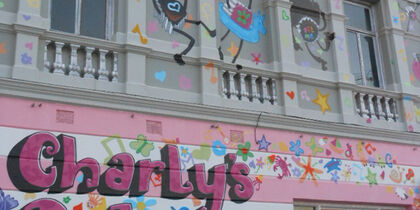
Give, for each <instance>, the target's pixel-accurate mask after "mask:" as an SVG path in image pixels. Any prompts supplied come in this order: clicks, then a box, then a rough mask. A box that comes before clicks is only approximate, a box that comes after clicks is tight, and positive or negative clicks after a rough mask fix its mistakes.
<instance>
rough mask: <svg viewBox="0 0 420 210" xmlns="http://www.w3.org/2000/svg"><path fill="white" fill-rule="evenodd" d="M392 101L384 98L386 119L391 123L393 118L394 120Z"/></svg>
mask: <svg viewBox="0 0 420 210" xmlns="http://www.w3.org/2000/svg"><path fill="white" fill-rule="evenodd" d="M390 100H391V99H390V98H388V97H384V106H385V107H384V108H385V110H384V112H385V114H386V118H387V120H388V121H391V120H392V118H393V116H392V112H391V105H390V104H389V101H390Z"/></svg>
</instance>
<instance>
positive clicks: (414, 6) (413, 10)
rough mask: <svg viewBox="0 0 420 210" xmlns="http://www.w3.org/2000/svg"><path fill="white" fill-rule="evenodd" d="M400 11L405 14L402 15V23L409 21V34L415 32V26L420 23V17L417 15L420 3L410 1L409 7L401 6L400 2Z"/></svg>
mask: <svg viewBox="0 0 420 210" xmlns="http://www.w3.org/2000/svg"><path fill="white" fill-rule="evenodd" d="M398 6H399V8H400V10H402V11H403V12H401V13H400V18H401V20H402V21H406V20H407V21H408V24H407V32H411V31H414V30H415V29H414V24H415V23H416V22H418V23H420V15H418V14H417V11H418V9H419V8H420V1H418V0H417V1H413V2H410V1H408V3H407V6H406V7H403V6H401V2H398Z"/></svg>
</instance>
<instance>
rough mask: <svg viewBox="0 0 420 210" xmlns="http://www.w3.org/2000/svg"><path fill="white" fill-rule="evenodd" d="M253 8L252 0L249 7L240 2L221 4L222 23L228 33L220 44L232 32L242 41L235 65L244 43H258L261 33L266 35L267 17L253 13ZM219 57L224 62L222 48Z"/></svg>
mask: <svg viewBox="0 0 420 210" xmlns="http://www.w3.org/2000/svg"><path fill="white" fill-rule="evenodd" d="M251 7H252V0H249V1H248V6H245V5H244V4H243V3H241V2H239V1H238V0H226V2H225V3H223V2H221V3H219V16H220V21H221V22H222V23H223V24H224V25H225V26H226V28H228V31H227V32H226V33H225V34H224V35H223V36H222V38H221V39H220V44H221V43H222V42H223V41H224V40H225V39H226V37H227V36H228V35H229V34H230V32H233V33H234V34H235V35H236V36H238V37H239V38H240V39H241V42H240V44H239V49H238V52H237V53H236V55H235V56H234V58H233V60H232V63H235V62H236V59H238V57H239V54H240V53H241V50H242V47H243V44H244V41H247V42H251V43H257V42H258V41H259V40H260V33H261V34H263V35H265V34H266V31H267V30H266V28H265V26H264V19H265V15H261V13H260V12H258V13H257V14H255V13H252V12H251ZM219 56H220V60H224V55H223V52H222V47H221V46H219ZM237 68H238V69H241V68H242V67H241V66H240V65H237Z"/></svg>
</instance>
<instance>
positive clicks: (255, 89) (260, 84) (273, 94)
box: [221, 70, 278, 105]
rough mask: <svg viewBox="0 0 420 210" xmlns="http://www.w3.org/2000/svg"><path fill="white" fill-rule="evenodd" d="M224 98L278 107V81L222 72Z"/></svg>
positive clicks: (233, 72)
mask: <svg viewBox="0 0 420 210" xmlns="http://www.w3.org/2000/svg"><path fill="white" fill-rule="evenodd" d="M222 78H223V81H222V91H221V92H222V94H223V97H224V98H227V99H232V100H239V101H247V102H253V103H261V104H272V105H277V98H278V97H277V89H276V80H275V79H273V78H269V77H264V76H258V75H255V74H248V73H242V72H235V71H227V70H224V71H222Z"/></svg>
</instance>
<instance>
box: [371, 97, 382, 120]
mask: <svg viewBox="0 0 420 210" xmlns="http://www.w3.org/2000/svg"><path fill="white" fill-rule="evenodd" d="M371 102H372V106H373V110H372V111H373V113H374V114H375V116H376V118H377V119H378V120H380V119H381V116H380V111H379V103H380V102H379V99H378V96H376V95H374V96H373V97H372V101H371Z"/></svg>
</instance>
